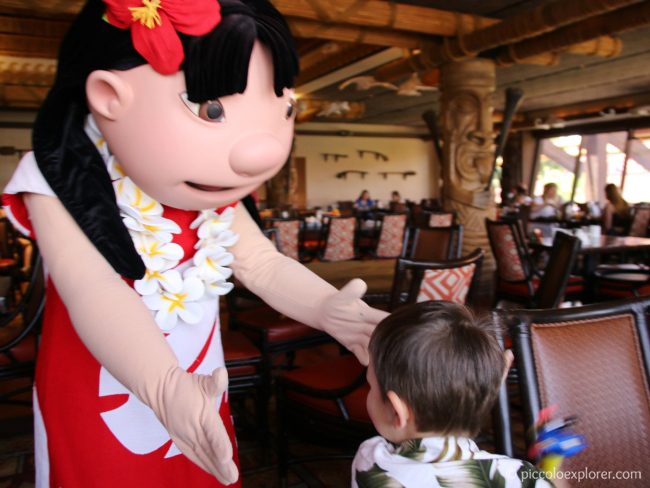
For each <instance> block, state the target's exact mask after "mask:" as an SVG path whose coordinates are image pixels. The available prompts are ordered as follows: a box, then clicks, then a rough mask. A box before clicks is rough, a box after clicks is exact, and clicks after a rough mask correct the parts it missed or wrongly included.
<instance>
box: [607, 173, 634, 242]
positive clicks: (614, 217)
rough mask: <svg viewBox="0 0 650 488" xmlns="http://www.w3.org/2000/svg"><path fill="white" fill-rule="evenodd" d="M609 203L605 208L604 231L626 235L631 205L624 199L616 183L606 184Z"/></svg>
mask: <svg viewBox="0 0 650 488" xmlns="http://www.w3.org/2000/svg"><path fill="white" fill-rule="evenodd" d="M605 197H606V198H607V203H605V208H604V209H603V231H604V233H605V234H610V235H625V234H627V231H628V228H629V226H630V220H631V217H630V205H629V204H628V203H627V202H626V201H625V200H624V199H623V196H622V195H621V192H620V191H619V189H618V187H617V186H616V185H615V184H614V183H609V184H607V185H605Z"/></svg>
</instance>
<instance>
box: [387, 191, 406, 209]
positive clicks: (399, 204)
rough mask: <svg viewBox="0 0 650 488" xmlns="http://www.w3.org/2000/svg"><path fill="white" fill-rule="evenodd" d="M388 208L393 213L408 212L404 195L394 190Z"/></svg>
mask: <svg viewBox="0 0 650 488" xmlns="http://www.w3.org/2000/svg"><path fill="white" fill-rule="evenodd" d="M388 208H389V209H390V211H391V212H404V211H405V210H406V204H405V203H404V202H403V201H402V195H400V194H399V192H398V191H397V190H393V192H392V193H391V194H390V201H389V202H388Z"/></svg>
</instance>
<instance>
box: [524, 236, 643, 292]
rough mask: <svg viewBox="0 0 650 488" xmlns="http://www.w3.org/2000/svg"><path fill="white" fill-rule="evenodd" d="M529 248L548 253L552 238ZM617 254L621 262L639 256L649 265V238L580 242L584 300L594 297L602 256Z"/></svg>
mask: <svg viewBox="0 0 650 488" xmlns="http://www.w3.org/2000/svg"><path fill="white" fill-rule="evenodd" d="M531 247H532V248H533V249H535V250H536V251H550V250H551V249H552V248H553V238H551V237H543V238H541V239H538V240H536V241H535V242H531ZM615 254H618V255H620V256H621V259H620V261H621V262H623V261H624V258H625V257H626V256H630V255H634V256H640V257H641V259H640V261H642V262H644V263H645V264H650V238H647V237H632V236H609V235H600V236H593V237H591V236H590V237H589V239H585V240H584V241H582V242H581V246H580V250H579V251H578V255H579V256H581V257H582V265H581V266H580V274H581V275H582V276H583V277H584V279H585V290H586V295H585V297H586V299H587V300H589V301H590V300H593V299H594V297H595V282H596V280H595V279H594V275H595V273H596V269H597V268H598V265H599V264H600V262H601V258H602V257H603V256H611V255H615ZM637 261H639V259H637Z"/></svg>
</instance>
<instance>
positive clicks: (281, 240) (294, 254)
mask: <svg viewBox="0 0 650 488" xmlns="http://www.w3.org/2000/svg"><path fill="white" fill-rule="evenodd" d="M264 224H265V225H266V226H269V227H270V228H273V229H276V230H277V233H276V235H275V238H276V246H277V248H278V251H280V252H281V253H282V254H284V255H285V256H288V257H290V258H291V259H295V260H296V261H300V246H301V241H302V233H303V221H302V220H300V219H282V218H270V219H265V220H264Z"/></svg>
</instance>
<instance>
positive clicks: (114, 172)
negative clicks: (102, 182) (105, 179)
mask: <svg viewBox="0 0 650 488" xmlns="http://www.w3.org/2000/svg"><path fill="white" fill-rule="evenodd" d="M107 167H108V174H109V175H110V177H111V181H116V180H118V185H119V187H118V192H121V191H123V188H124V185H123V182H122V181H121V180H123V179H125V178H126V173H125V172H124V169H122V166H121V165H120V163H118V162H117V159H115V156H113V155H112V154H111V155H110V156H108V163H107Z"/></svg>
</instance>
